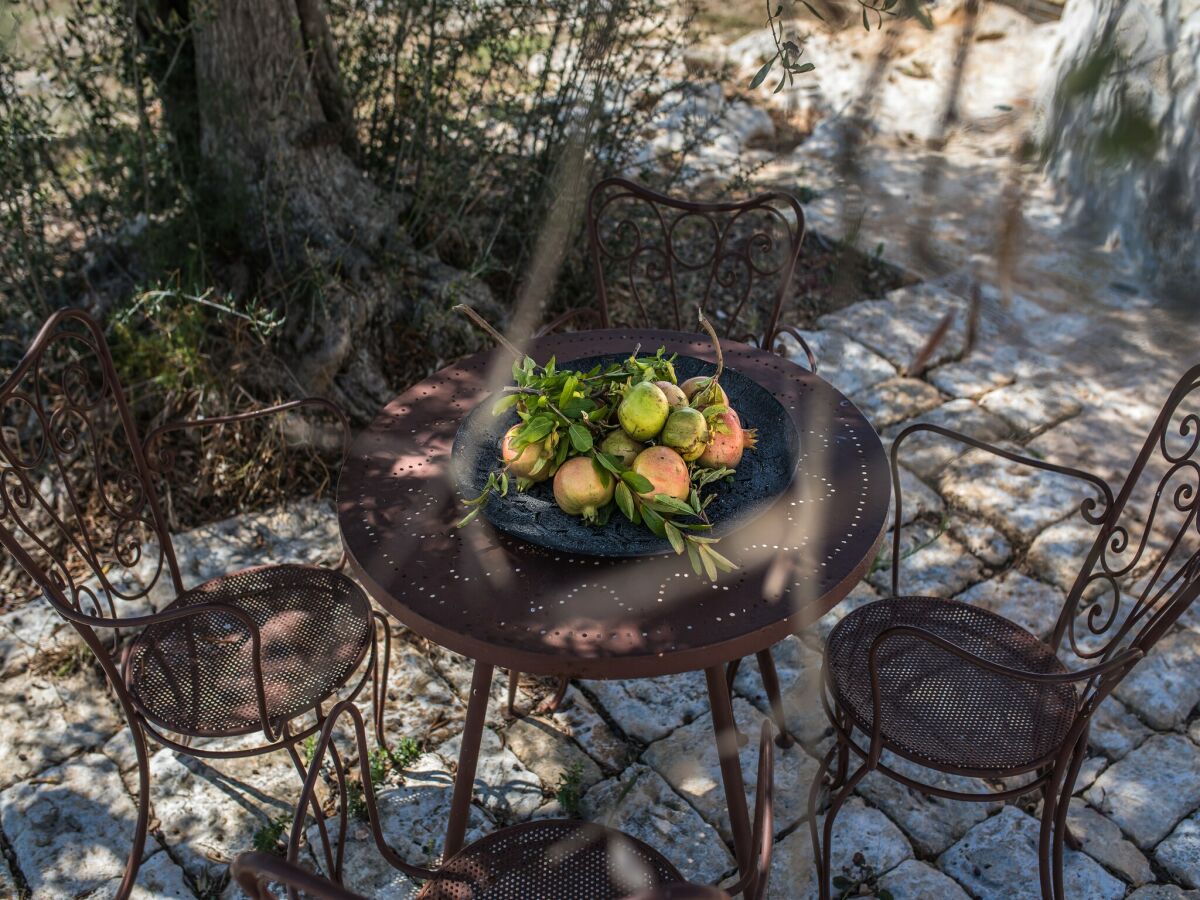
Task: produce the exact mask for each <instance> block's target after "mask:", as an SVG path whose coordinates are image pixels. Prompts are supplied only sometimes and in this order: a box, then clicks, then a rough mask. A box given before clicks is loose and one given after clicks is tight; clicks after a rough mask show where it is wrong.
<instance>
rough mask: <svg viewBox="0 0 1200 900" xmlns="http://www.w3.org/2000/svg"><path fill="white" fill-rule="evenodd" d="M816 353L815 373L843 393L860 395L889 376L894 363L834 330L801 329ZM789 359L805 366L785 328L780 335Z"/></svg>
mask: <svg viewBox="0 0 1200 900" xmlns="http://www.w3.org/2000/svg"><path fill="white" fill-rule="evenodd" d="M800 333H801V334H802V335H803V336H804V340H805V341H807V342H808V346H809V347H811V348H812V351H813V354H814V355H815V356H816V357H817V374H819V375H820V376H821V377H822V378H824V379H825V380H826V381H828V382H829V383H830V384H832V385H833V386H834V387H835V388H837V389H838V390H839V391H841V392H842V393H843V394H845V395H847V396H849V397H853V396H857V395H861V394H862V393H863V392H864V391H866V390H867V389H868V388H870V387H871V386H872V385H876V384H879V382H881V381H884V380H886V379H888V378H891V377H892V376H894V375H895V374H896V367H895V366H893V365H892V364H891V363H890V362H888V361H887V360H886V359H884V358H883V357H882V356H880V355H879V354H877V353H873V352H871V351H870V350H868V349H867V348H866V347H864V346H863V345H862V344H860V343H859V342H858V341H855V340H851V339H850V338H848V337H846V336H845V335H844V334H841V333H839V332H837V331H801V332H800ZM779 343H780V344H782V345H783V347H784V351H785V352H786V353H787V357H788V359H790V360H791V361H792V362H794V363H796V364H797V365H799V366H803V367H804V368H808V357H807V356H805V354H804V351H803V350H802V349H801V348H800V345H799V344H798V343H797V342H796V339H795V338H793V337H792V336H791V335H790V334H788V333H787V332H784V333H783V334H781V335H780V336H779Z"/></svg>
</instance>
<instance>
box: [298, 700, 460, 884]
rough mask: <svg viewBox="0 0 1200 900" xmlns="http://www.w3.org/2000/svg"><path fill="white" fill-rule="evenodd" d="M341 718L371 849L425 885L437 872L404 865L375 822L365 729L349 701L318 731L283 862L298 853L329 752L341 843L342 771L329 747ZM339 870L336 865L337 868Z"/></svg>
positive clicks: (359, 713) (332, 747) (337, 707)
mask: <svg viewBox="0 0 1200 900" xmlns="http://www.w3.org/2000/svg"><path fill="white" fill-rule="evenodd" d="M345 715H349V716H350V720H351V726H352V728H353V732H354V741H355V748H356V750H357V753H358V768H359V778H360V780H361V783H362V791H363V800H364V802H365V803H366V807H367V818H368V820H369V823H370V826H371V834H372V836H373V837H374V839H375V846H376V847H377V849H378V850H379V852H380V854H381V855H382V856H383V858H384V859H385V860H387V862H388V864H389V865H391V866H392V867H393V868H395V869H399V870H400V871H401V872H403V873H404V874H405V875H408V876H410V877H412V878H418V879H421V880H422V881H428V880H430V879H434V878H436V877H437V872H436V871H434V870H433V869H427V868H425V867H423V866H417V865H413V864H412V863H409V862H407V861H405V860H404V859H403V858H402V857H401V856H400V855H399V854H397V853H396V851H395V850H393V849H392V847H391V846H390V845H389V844H388V842H387V840H386V839H385V838H384V836H383V830H382V826H381V825H380V819H379V808H378V805H377V804H376V801H375V786H374V785H373V784H372V782H371V761H370V753H369V751H368V744H367V732H366V725H365V723H364V721H363V716H362V711H361V710H359V708H358V707H357V706H356V705H355V704H354V702H353V701H351V700H343V701H341V702H340V703H337V704H335V705H334V706H333V708H332V709H330V711H329V715H328V716H327V717H326V719H325V723H324V726H323V727H322V729H321V737H320V739H319V740H318V741H317V746H316V749H315V751H314V752H313V759H312V763H310V765H309V767H308V775H307V777H306V778H305V781H304V790H303V792H302V793H301V795H300V803H299V804H297V806H296V814H295V816H294V818H293V819H292V830H291V833H290V835H289V838H288V851H287V859H288V861H289V862H292V863H294V862H295V861H296V859H297V857H298V855H299V852H300V841H301V838H302V837H303V836H304V824H305V821H306V820H307V818H308V812H307V807H308V806H309V804H310V802H311V803H313V804H315V803H316V796H315V792H316V785H317V780H318V779H319V778H320V777H321V761H322V760H324V759H325V754H326V753H329V752H331V753H332V755H333V759H334V766H333V771H334V777H335V778H336V779H337V782H338V791H339V795H340V797H341V800H342V802H341V804H340V807H341V819H340V821H341V824H342V835H341V836H342V840H341V841H340V842H339V845H344V843H345V825H346V807H347V804H346V795H347V792H346V776H347V772H346V767H344V766H343V765H342V764H341V762H340V757H339V756H338V755H337V747H336V746H335V745H334V743H333V737H334V731H335V730H336V728H337V724H338V722H339V721H340V720H341V718H342V717H343V716H345ZM338 865H339V866H340V863H339V864H338Z"/></svg>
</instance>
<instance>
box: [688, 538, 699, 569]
mask: <svg viewBox="0 0 1200 900" xmlns="http://www.w3.org/2000/svg"><path fill="white" fill-rule="evenodd" d="M696 547H697V545H696V544H695V543H694V542H693V541H692V539H691V538H690V537H689V538H688V542H687V552H688V559H689V560H691V563H692V571H693V572H695V573H696V574H697V575H701V574H703V571H702V569H701V567H700V551H699V550H697V549H696Z"/></svg>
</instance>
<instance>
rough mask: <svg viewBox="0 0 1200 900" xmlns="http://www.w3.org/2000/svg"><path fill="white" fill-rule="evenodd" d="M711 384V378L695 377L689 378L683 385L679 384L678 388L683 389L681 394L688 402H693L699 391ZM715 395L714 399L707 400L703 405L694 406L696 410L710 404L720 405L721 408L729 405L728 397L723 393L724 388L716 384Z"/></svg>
mask: <svg viewBox="0 0 1200 900" xmlns="http://www.w3.org/2000/svg"><path fill="white" fill-rule="evenodd" d="M711 382H712V378H711V377H710V376H708V375H697V376H696V377H694V378H689V379H688V380H687V381H685V382H684V383H683V384H681V385H680V387H681V388H682V389H683V393H684V395H685V396H686V397H687V398H688V400H689V401H693V402H694V401H695V399H696V394H698V393H699V392H700V391H702V390H704V389H705V388H707V387H708V386H709V384H710V383H711ZM716 393H717V398H716V399H709V400H708V401H707V402H705V403H697V404H696V406H697V407H698V408H703V407H705V406H708V405H709V404H712V403H720V404H722V405H723V406H728V405H729V396H728V395H727V394H726V393H725V388H723V387H721V385H719V384H718V385H717V391H716Z"/></svg>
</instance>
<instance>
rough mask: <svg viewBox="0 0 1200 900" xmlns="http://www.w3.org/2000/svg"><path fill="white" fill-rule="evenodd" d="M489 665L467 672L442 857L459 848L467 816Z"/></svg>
mask: <svg viewBox="0 0 1200 900" xmlns="http://www.w3.org/2000/svg"><path fill="white" fill-rule="evenodd" d="M493 671H494V668H493V666H492V665H491V664H490V663H485V662H479V661H478V660H476V662H475V670H474V672H472V674H471V696H470V697H469V698H468V700H467V718H466V721H465V722H464V724H463V733H462V737H461V738H460V743H459V751H458V771H457V772H456V773H455V775H454V794H453V796H452V798H451V800H450V818H449V821H448V822H447V824H446V841H445V843H444V844H443V845H442V859H449V858H450V857H452V856H453V855H454V854H456V853H457V852H458V851H459V850H461V849H462V846H463V839H464V838H465V836H466V832H467V817H468V814H469V813H470V809H471V795H472V793H473V792H474V787H475V768H476V766H477V765H478V764H479V744H480V741H481V740H482V738H483V721H484V718H485V717H486V715H487V706H488V700H489V698H490V695H491V687H492V673H493Z"/></svg>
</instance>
